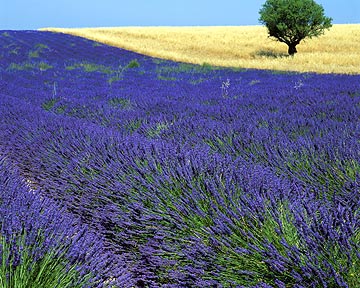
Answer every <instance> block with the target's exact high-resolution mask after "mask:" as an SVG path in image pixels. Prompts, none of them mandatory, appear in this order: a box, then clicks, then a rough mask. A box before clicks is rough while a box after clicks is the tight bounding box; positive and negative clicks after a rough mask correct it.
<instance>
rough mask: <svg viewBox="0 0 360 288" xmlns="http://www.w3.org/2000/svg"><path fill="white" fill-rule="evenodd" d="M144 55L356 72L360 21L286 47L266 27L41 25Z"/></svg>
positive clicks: (246, 65) (218, 63) (359, 58)
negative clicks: (290, 50) (292, 51)
mask: <svg viewBox="0 0 360 288" xmlns="http://www.w3.org/2000/svg"><path fill="white" fill-rule="evenodd" d="M43 30H49V31H54V32H63V33H69V34H72V35H77V36H81V37H85V38H89V39H92V40H95V41H98V42H101V43H105V44H108V45H112V46H117V47H121V48H125V49H128V50H132V51H136V52H139V53H142V54H145V55H149V56H154V57H160V58H164V59H169V60H175V61H180V62H187V63H194V64H203V63H208V64H210V65H214V66H226V67H241V68H257V69H270V70H283V71H299V72H308V71H312V72H319V73H349V74H357V73H359V67H360V42H359V41H358V39H359V37H360V25H359V24H347V25H334V26H333V27H332V28H331V29H330V31H326V32H325V35H323V36H320V37H318V38H314V39H309V40H306V41H303V42H302V43H300V44H299V45H298V53H297V54H296V56H295V57H288V56H287V46H286V45H285V44H282V43H279V42H276V41H274V40H271V39H269V38H268V35H267V31H266V28H265V27H262V26H240V27H232V26H228V27H122V28H82V29H65V28H64V29H63V28H44V29H43Z"/></svg>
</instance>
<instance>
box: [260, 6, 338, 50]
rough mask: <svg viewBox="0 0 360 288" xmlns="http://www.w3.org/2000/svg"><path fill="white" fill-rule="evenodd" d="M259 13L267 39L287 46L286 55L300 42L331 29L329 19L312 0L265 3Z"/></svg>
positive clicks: (322, 9) (321, 8)
mask: <svg viewBox="0 0 360 288" xmlns="http://www.w3.org/2000/svg"><path fill="white" fill-rule="evenodd" d="M259 14H260V18H259V21H260V22H261V23H262V24H264V25H265V26H266V28H267V29H268V32H269V36H270V37H274V38H276V39H277V40H278V41H280V42H283V43H285V44H287V45H288V47H289V50H288V53H289V54H290V55H294V54H295V53H296V52H297V51H296V45H298V44H299V43H300V42H301V41H302V40H303V39H305V38H312V37H317V36H320V35H322V34H324V30H325V29H329V28H330V27H331V26H332V24H331V21H332V19H331V18H329V17H326V16H325V15H324V8H323V7H322V6H321V5H319V4H317V3H316V2H315V1H314V0H267V1H266V2H265V4H264V5H263V7H262V8H261V9H260V11H259Z"/></svg>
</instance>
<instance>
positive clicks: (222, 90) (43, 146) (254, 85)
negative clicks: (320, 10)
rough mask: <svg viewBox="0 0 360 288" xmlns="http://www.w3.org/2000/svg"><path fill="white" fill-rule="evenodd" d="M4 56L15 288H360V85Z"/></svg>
mask: <svg viewBox="0 0 360 288" xmlns="http://www.w3.org/2000/svg"><path fill="white" fill-rule="evenodd" d="M0 47H1V48H0V73H1V74H0V219H1V231H0V244H1V245H0V247H1V248H0V251H1V252H2V253H1V254H0V256H1V261H0V263H2V268H1V269H2V270H0V275H1V274H2V275H3V276H0V284H1V283H5V282H6V281H10V280H11V279H10V280H9V278H11V277H10V276H9V275H10V274H11V273H9V271H10V270H11V269H12V271H15V272H16V271H18V270H16V269H17V268H16V267H22V266H24V265H25V264H24V263H25V260H26V259H27V260H28V262H29V263H30V264H28V265H30V266H29V267H30V268H28V271H29V270H32V271H35V272H33V274H34V276H31V277H33V278H31V279H30V280H29V281H31V282H32V283H38V282H36V281H40V280H43V279H50V278H51V277H55V278H56V279H55V280H56V281H58V282H59V283H58V284H57V286H56V287H60V288H62V287H259V288H260V287H262V288H265V287H279V288H285V287H296V288H305V287H353V288H356V287H360V278H359V274H360V251H359V249H360V191H359V190H360V189H359V188H360V182H359V181H360V75H335V74H333V75H325V74H323V75H320V74H310V73H308V74H304V73H302V74H300V73H289V72H286V73H283V72H275V71H273V72H272V71H261V70H241V69H220V68H215V67H211V66H210V65H206V64H204V65H202V66H196V65H190V64H182V63H176V62H171V61H164V60H160V59H155V58H150V57H147V56H143V55H140V54H136V53H133V52H129V51H125V50H121V49H118V48H113V47H109V46H105V45H101V44H98V43H96V42H92V41H90V40H85V39H82V38H78V37H75V36H70V35H65V34H55V33H50V32H37V31H0ZM239 49H241V47H239ZM5 248H8V249H5ZM6 251H7V252H6ZM22 251H28V253H27V254H26V257H24V253H23V252H22ZM5 252H6V253H5ZM47 257H48V258H47ZM29 259H30V260H29ZM44 259H53V260H51V261H55V260H54V259H57V260H59V259H60V260H59V261H57V263H58V264H57V265H58V266H56V269H53V270H52V267H53V266H54V265H52V266H51V265H50V266H49V267H50V268H47V269H41V268H39V267H42V265H43V263H44ZM26 263H27V262H26ZM37 263H40V264H39V265H40V266H37ZM9 267H10V268H9ZM26 267H27V266H26ZM7 269H8V270H9V269H10V270H9V271H8V270H7ZM54 271H55V272H56V271H57V272H58V274H56V273H55V272H54ZM15 272H14V273H15ZM16 273H17V272H16ZM16 273H15V274H16ZM5 275H7V276H5ZM19 275H20V274H19ZM39 275H41V277H40V276H39ZM64 275H68V276H66V277H68V278H69V277H70V276H69V275H72V276H71V277H72V278H71V277H70V278H71V279H70V278H69V279H67V280H66V281H67V282H66V281H65V280H64V282H61V281H60V280H61V279H62V278H61V277H65V276H64ZM66 277H65V278H66ZM40 278H41V279H40ZM59 279H60V280H59ZM1 281H4V282H1ZM65 282H66V283H65ZM39 283H40V282H39ZM49 283H50V282H49ZM39 285H40V284H38V286H36V285H35V286H26V287H41V286H39ZM0 286H1V285H0ZM2 287H6V286H4V284H3V285H2ZM9 287H11V286H9ZM24 287H25V286H24ZM48 287H54V286H48Z"/></svg>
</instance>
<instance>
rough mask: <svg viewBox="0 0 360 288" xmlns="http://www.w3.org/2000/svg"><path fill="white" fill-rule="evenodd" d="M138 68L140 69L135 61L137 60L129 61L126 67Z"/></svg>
mask: <svg viewBox="0 0 360 288" xmlns="http://www.w3.org/2000/svg"><path fill="white" fill-rule="evenodd" d="M138 67H140V63H139V62H138V61H137V59H134V60H131V61H130V62H129V64H128V65H127V68H138Z"/></svg>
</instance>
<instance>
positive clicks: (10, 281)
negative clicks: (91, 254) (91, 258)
mask: <svg viewBox="0 0 360 288" xmlns="http://www.w3.org/2000/svg"><path fill="white" fill-rule="evenodd" d="M40 238H41V237H39V239H40ZM0 244H1V248H0V251H1V254H0V256H1V262H0V286H1V287H2V288H21V287H26V288H35V287H36V288H38V287H63V288H70V287H76V288H77V287H79V288H80V287H84V286H85V285H86V284H89V283H88V282H89V277H90V276H91V275H89V274H87V275H80V273H79V272H78V271H77V270H76V264H72V265H70V263H69V262H68V261H67V260H66V258H65V253H66V248H65V247H54V248H51V249H50V250H49V251H48V252H47V253H46V254H45V255H43V256H42V257H40V259H34V257H33V256H32V255H34V251H35V250H36V249H37V247H35V246H29V245H27V244H26V233H25V232H23V233H22V234H21V235H13V236H12V237H11V239H6V238H5V237H4V236H0ZM39 245H41V243H39ZM13 251H19V253H20V259H19V260H15V258H14V254H13ZM16 261H19V262H18V263H16Z"/></svg>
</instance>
